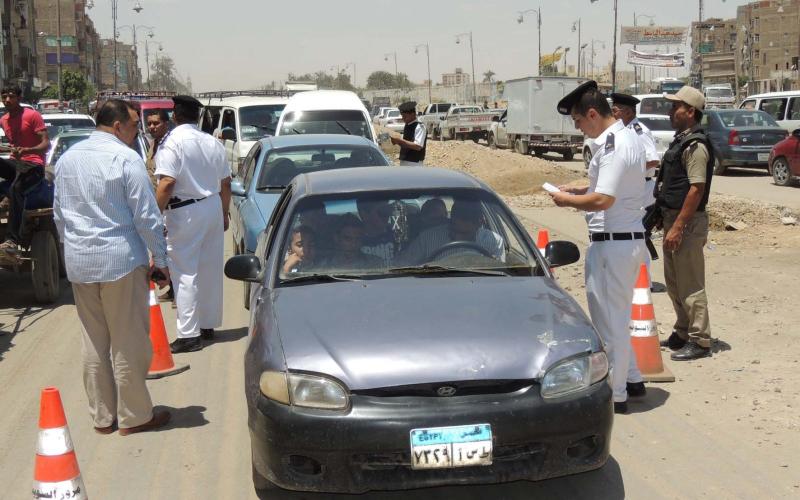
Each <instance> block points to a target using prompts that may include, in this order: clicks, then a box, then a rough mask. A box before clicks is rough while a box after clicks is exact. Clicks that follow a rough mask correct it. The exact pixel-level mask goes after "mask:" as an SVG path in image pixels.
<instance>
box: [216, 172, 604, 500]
mask: <svg viewBox="0 0 800 500" xmlns="http://www.w3.org/2000/svg"><path fill="white" fill-rule="evenodd" d="M430 200H435V201H433V202H431V201H430ZM426 202H427V203H433V204H438V206H439V207H441V208H443V209H444V210H443V211H441V213H439V214H436V211H433V210H421V207H422V206H423V205H424V204H425V203H426ZM362 203H367V204H369V206H370V207H372V209H373V210H376V211H377V210H384V209H385V211H382V212H377V213H383V214H384V215H386V219H385V225H386V226H385V227H386V230H387V231H390V232H391V234H392V235H393V240H394V243H395V244H396V245H397V249H398V252H397V253H396V254H395V258H394V259H392V260H391V261H389V262H386V261H384V260H383V259H377V258H375V257H369V256H367V255H366V254H364V253H362V252H361V250H359V245H360V244H363V242H364V240H363V239H361V236H362V235H363V233H362V232H361V231H360V230H359V223H358V221H359V220H360V216H361V214H360V210H359V209H360V208H361V204H362ZM277 206H278V207H279V208H277V210H276V211H275V213H274V216H273V217H272V218H271V219H270V222H269V226H268V227H267V229H266V231H265V232H264V233H262V237H261V238H260V241H259V247H258V249H257V251H256V253H255V255H239V256H234V257H232V258H231V259H229V260H228V262H227V263H226V265H225V274H226V275H227V276H228V277H229V278H232V279H237V280H243V281H248V282H250V283H251V284H252V286H253V297H252V301H251V307H252V312H251V323H250V339H249V344H248V347H247V351H246V353H245V362H244V371H245V394H246V398H247V407H248V425H249V430H250V439H251V447H252V460H253V481H254V485H255V487H256V489H265V488H270V487H275V486H278V487H281V488H287V489H292V490H313V491H322V492H349V493H360V492H364V491H367V490H370V489H406V488H418V487H422V486H435V485H445V484H467V483H497V482H503V481H516V480H522V479H526V480H538V479H544V478H550V477H555V476H563V475H567V474H575V473H579V472H584V471H588V470H592V469H597V468H599V467H602V466H603V464H604V463H605V462H606V460H607V458H608V454H609V441H610V437H611V424H612V420H613V410H612V405H611V388H610V386H609V384H608V382H607V380H608V360H607V357H606V354H605V352H604V351H603V345H602V342H601V341H600V338H599V337H598V335H597V333H596V332H595V330H594V328H593V327H592V324H591V322H590V321H589V318H588V317H587V316H586V314H585V313H584V312H583V310H582V309H581V307H580V305H579V304H578V303H577V302H576V301H575V300H574V299H573V298H572V297H571V296H570V295H569V294H568V293H567V292H566V291H564V290H563V289H562V288H561V287H560V286H559V285H558V282H556V281H555V280H554V278H553V275H552V273H551V271H550V268H553V267H557V266H561V265H565V264H570V263H573V262H576V261H577V260H578V258H579V251H578V249H577V247H576V246H575V245H574V244H573V243H571V242H564V241H555V242H551V243H550V244H549V245H548V247H547V259H545V258H544V256H542V255H541V254H540V253H539V252H538V251H537V250H536V247H535V245H534V242H533V241H532V240H531V238H530V236H529V235H528V234H527V232H526V231H525V229H524V227H523V226H522V225H521V224H520V222H519V221H518V220H517V219H516V218H515V216H514V215H513V214H512V213H511V211H510V210H509V209H508V208H507V207H506V206H505V204H504V203H503V202H502V201H501V200H500V199H499V197H498V196H497V195H496V194H495V193H493V192H492V191H491V190H490V188H489V187H487V186H486V185H485V184H483V183H482V182H480V181H478V180H476V179H475V178H473V177H471V176H468V175H466V174H463V173H460V172H456V171H452V170H446V169H437V168H424V169H421V168H414V167H396V168H390V169H386V168H361V169H346V170H342V171H338V172H337V171H331V170H328V171H322V172H314V173H311V174H306V175H299V176H297V177H296V178H295V179H294V180H293V181H292V184H291V185H290V187H289V188H288V189H286V190H285V191H284V192H283V194H282V196H281V199H280V200H279V201H278V205H277ZM441 208H440V210H441ZM434 214H436V215H434ZM378 222H380V218H379V219H378ZM298 228H300V229H299V230H300V231H306V233H305V235H304V236H303V238H304V239H303V241H304V242H309V240H311V241H313V242H314V243H313V248H314V249H315V251H314V253H315V257H314V258H313V259H311V258H309V259H308V261H306V262H304V265H302V266H299V267H291V268H289V269H287V268H286V262H285V258H286V257H287V251H288V250H287V249H288V245H289V244H290V243H291V242H292V241H294V239H293V235H296V234H297V231H298ZM340 230H341V232H339V231H340ZM301 234H302V233H301ZM454 234H461V235H463V236H453V235H454ZM309 235H313V237H309ZM473 235H474V236H473ZM454 238H456V239H454ZM457 238H464V239H457ZM307 247H312V245H305V244H304V246H303V248H304V249H307ZM354 247H355V254H356V256H355V257H353V259H352V260H351V258H350V257H351V256H353V254H354V252H352V251H348V249H353V248H354ZM326 250H328V251H327V252H326ZM305 253H306V252H305V250H304V254H305ZM309 253H311V252H309ZM304 259H305V256H304Z"/></svg>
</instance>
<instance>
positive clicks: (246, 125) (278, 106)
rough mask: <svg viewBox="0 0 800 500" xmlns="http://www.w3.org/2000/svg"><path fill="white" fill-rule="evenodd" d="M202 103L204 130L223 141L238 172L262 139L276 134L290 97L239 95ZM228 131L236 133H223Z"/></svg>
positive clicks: (231, 162) (207, 99) (232, 167)
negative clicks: (248, 154) (252, 149)
mask: <svg viewBox="0 0 800 500" xmlns="http://www.w3.org/2000/svg"><path fill="white" fill-rule="evenodd" d="M200 102H201V103H203V106H204V107H203V110H202V114H201V115H200V123H199V126H200V129H201V130H203V132H208V133H209V134H213V135H214V137H217V138H219V139H223V143H224V144H225V152H226V153H227V158H228V162H229V163H230V165H231V169H232V171H233V172H238V168H239V165H240V164H241V163H242V162H243V161H244V159H245V157H247V153H249V152H250V148H251V147H253V145H254V144H255V143H256V142H257V141H258V140H259V139H261V138H262V137H265V136H268V135H276V134H275V130H276V128H277V126H278V118H279V117H280V116H281V113H282V112H283V108H284V107H285V106H286V103H288V102H289V98H288V97H264V96H247V95H239V96H232V97H206V98H200ZM225 129H232V130H226V131H225V134H223V130H225ZM223 135H224V136H225V137H224V138H223ZM234 135H235V137H234Z"/></svg>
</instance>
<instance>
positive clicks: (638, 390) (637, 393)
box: [627, 382, 647, 398]
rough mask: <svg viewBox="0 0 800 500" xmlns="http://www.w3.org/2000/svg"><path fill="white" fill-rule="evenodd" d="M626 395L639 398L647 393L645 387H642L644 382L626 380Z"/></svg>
mask: <svg viewBox="0 0 800 500" xmlns="http://www.w3.org/2000/svg"><path fill="white" fill-rule="evenodd" d="M627 387H628V397H629V398H641V397H644V395H645V394H647V389H646V388H645V387H644V382H628V383H627Z"/></svg>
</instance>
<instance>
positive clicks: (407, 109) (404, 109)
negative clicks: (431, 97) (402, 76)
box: [397, 101, 417, 113]
mask: <svg viewBox="0 0 800 500" xmlns="http://www.w3.org/2000/svg"><path fill="white" fill-rule="evenodd" d="M397 109H399V110H400V112H401V113H412V112H416V111H417V103H416V102H414V101H407V102H404V103H403V104H401V105H399V106H397Z"/></svg>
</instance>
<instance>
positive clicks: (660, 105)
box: [639, 97, 672, 116]
mask: <svg viewBox="0 0 800 500" xmlns="http://www.w3.org/2000/svg"><path fill="white" fill-rule="evenodd" d="M670 109H672V102H670V101H668V100H666V99H665V98H663V97H645V98H643V99H642V103H641V104H640V105H639V113H641V114H643V115H665V116H669V110H670Z"/></svg>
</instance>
